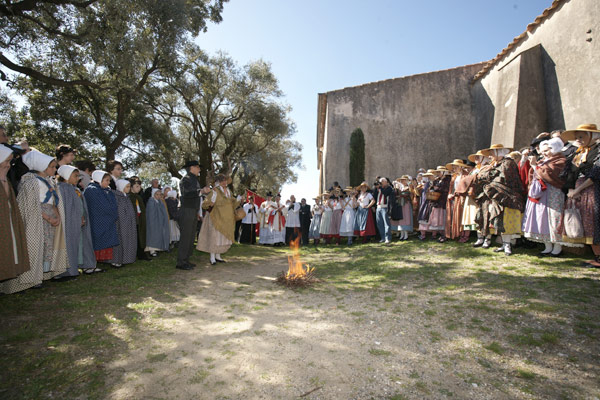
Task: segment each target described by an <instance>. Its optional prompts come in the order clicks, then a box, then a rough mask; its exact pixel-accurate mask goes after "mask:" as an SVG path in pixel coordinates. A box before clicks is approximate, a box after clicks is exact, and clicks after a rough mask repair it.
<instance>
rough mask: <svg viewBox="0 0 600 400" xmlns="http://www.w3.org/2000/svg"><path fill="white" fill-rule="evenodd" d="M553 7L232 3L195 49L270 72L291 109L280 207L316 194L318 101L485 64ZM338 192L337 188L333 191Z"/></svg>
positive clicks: (280, 0)
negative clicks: (289, 162) (263, 64)
mask: <svg viewBox="0 0 600 400" xmlns="http://www.w3.org/2000/svg"><path fill="white" fill-rule="evenodd" d="M551 3H552V0H512V1H510V0H454V1H450V0H421V1H414V0H413V1H408V0H369V1H367V0H302V1H294V0H231V1H230V2H229V3H226V4H225V8H224V12H223V21H222V22H221V23H220V24H210V25H209V26H208V31H207V32H206V33H204V34H201V35H200V36H199V37H198V39H197V43H198V44H199V45H200V46H201V47H202V48H203V49H204V50H206V51H208V52H210V53H213V54H214V53H216V52H217V51H224V52H226V53H227V54H229V55H230V56H231V57H232V58H233V59H234V60H236V62H237V63H238V64H240V65H244V64H246V63H248V62H250V61H254V60H258V59H263V60H265V61H267V62H269V63H270V64H271V67H272V70H273V72H274V74H275V76H276V77H277V78H278V80H279V85H280V88H281V90H282V91H283V92H284V93H285V98H284V101H285V102H286V103H287V104H289V105H290V106H291V107H292V112H291V114H290V117H291V119H292V120H293V121H294V122H295V123H296V126H297V133H296V136H295V140H297V141H298V142H300V144H302V147H303V150H302V164H303V166H304V168H303V169H299V170H297V171H296V173H297V175H298V181H297V183H295V184H288V185H285V186H284V187H283V189H282V191H281V194H282V197H283V198H284V199H287V198H289V196H290V195H291V194H294V195H295V196H296V198H298V199H300V198H302V197H305V198H306V199H307V200H309V203H311V200H310V199H311V198H312V197H315V196H316V195H317V194H318V181H319V180H318V170H317V148H316V132H317V96H318V94H319V93H325V92H328V91H331V90H337V89H342V88H345V87H349V86H356V85H361V84H364V83H369V82H375V81H379V80H385V79H392V78H398V77H402V76H408V75H413V74H418V73H425V72H431V71H437V70H443V69H448V68H454V67H458V66H462V65H468V64H474V63H478V62H481V61H487V60H490V59H492V58H494V57H495V56H496V54H498V53H499V52H500V51H501V50H502V49H503V48H504V47H506V45H507V44H508V43H510V42H511V41H512V40H513V38H514V37H516V36H518V35H520V34H521V33H523V32H524V31H525V29H526V27H527V24H529V23H531V22H533V20H534V19H535V17H537V16H538V15H540V14H541V13H542V11H543V10H544V9H545V8H547V7H549V6H550V5H551ZM341 184H342V185H344V184H345V183H343V182H341Z"/></svg>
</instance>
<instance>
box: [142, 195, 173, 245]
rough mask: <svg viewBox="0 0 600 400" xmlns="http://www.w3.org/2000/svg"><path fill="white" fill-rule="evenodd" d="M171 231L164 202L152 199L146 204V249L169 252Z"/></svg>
mask: <svg viewBox="0 0 600 400" xmlns="http://www.w3.org/2000/svg"><path fill="white" fill-rule="evenodd" d="M170 243H171V231H170V228H169V215H168V214H167V209H166V207H165V205H164V204H163V202H162V201H160V200H157V199H155V198H154V197H151V198H149V199H148V204H146V247H152V248H154V249H159V250H164V251H166V250H169V244H170Z"/></svg>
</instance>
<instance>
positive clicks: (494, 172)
mask: <svg viewBox="0 0 600 400" xmlns="http://www.w3.org/2000/svg"><path fill="white" fill-rule="evenodd" d="M522 190H523V185H522V184H521V178H520V176H519V169H518V167H517V164H516V163H515V162H514V160H512V159H511V158H508V157H504V158H503V159H501V160H500V161H498V162H496V163H494V164H492V165H490V166H488V167H484V168H482V169H481V170H480V171H479V174H478V175H477V181H476V185H475V193H476V196H477V203H478V204H480V205H481V206H480V209H479V211H478V213H477V219H476V221H477V224H478V225H479V227H480V229H481V233H482V234H483V235H484V236H487V235H489V234H502V235H503V236H505V239H509V238H510V239H513V238H516V237H520V236H521V222H522V212H523V209H524V207H525V198H524V196H523V193H522Z"/></svg>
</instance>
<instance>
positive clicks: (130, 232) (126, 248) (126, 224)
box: [110, 179, 137, 268]
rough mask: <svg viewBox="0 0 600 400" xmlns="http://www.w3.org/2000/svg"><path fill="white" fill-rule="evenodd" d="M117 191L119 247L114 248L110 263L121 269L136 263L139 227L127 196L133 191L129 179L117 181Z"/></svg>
mask: <svg viewBox="0 0 600 400" xmlns="http://www.w3.org/2000/svg"><path fill="white" fill-rule="evenodd" d="M115 187H116V188H117V189H116V190H113V191H112V192H113V194H114V195H115V199H116V200H117V211H118V215H119V218H118V219H117V233H118V235H119V245H118V246H115V247H114V248H113V257H112V259H111V260H110V263H111V264H112V266H113V267H114V268H121V267H122V266H123V265H125V264H132V263H134V262H135V259H136V255H137V225H136V219H135V209H134V208H133V204H132V203H131V200H129V197H127V195H128V194H129V192H130V191H131V183H130V182H129V181H128V180H127V179H117V181H116V182H115Z"/></svg>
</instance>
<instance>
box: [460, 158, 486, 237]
mask: <svg viewBox="0 0 600 400" xmlns="http://www.w3.org/2000/svg"><path fill="white" fill-rule="evenodd" d="M468 159H469V161H470V162H471V163H472V164H474V167H473V169H472V170H471V172H470V173H469V175H468V183H469V186H468V188H467V198H466V200H465V206H464V209H463V217H462V225H463V230H464V231H465V232H466V231H469V232H470V231H475V232H477V240H476V241H475V243H473V247H480V246H483V247H485V248H487V247H489V246H490V241H489V240H486V238H485V237H484V236H483V234H482V232H481V227H480V226H479V225H477V220H476V216H477V212H478V211H479V209H480V206H481V205H480V204H479V203H478V202H477V201H475V181H476V180H477V175H478V174H479V171H480V170H481V168H483V167H485V166H486V165H488V164H489V158H488V157H486V156H484V155H483V153H482V152H481V150H479V151H477V153H475V154H470V155H469V157H468Z"/></svg>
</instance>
